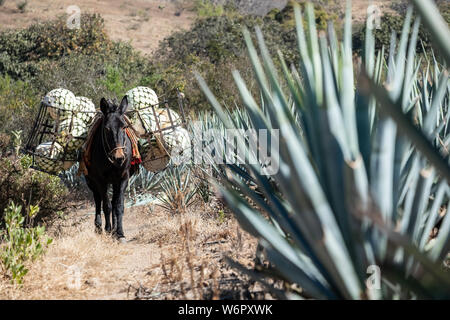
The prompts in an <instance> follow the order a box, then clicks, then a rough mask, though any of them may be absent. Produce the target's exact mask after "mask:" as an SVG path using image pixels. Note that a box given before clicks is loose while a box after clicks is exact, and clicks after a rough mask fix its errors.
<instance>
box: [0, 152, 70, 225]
mask: <svg viewBox="0 0 450 320" xmlns="http://www.w3.org/2000/svg"><path fill="white" fill-rule="evenodd" d="M30 165H31V158H30V157H29V156H22V157H14V156H10V157H4V158H0V212H1V213H3V211H4V210H5V208H6V207H7V206H8V204H9V203H10V202H11V201H13V202H14V203H17V204H21V207H22V208H23V210H22V211H23V212H22V214H23V216H24V217H25V223H26V226H32V225H35V224H36V223H37V222H41V221H45V222H50V221H51V220H52V219H53V218H54V217H55V215H56V213H57V212H58V211H62V210H64V209H65V206H66V203H65V202H66V199H67V197H68V191H67V188H66V187H65V186H64V184H63V183H62V182H61V180H60V179H59V178H58V177H56V176H51V175H48V174H46V173H43V172H40V171H36V170H34V169H30ZM30 205H34V206H39V208H40V210H39V213H38V214H37V215H36V216H33V217H30V216H29V214H28V212H27V208H29V207H30ZM1 218H2V217H1V216H0V221H2V219H1Z"/></svg>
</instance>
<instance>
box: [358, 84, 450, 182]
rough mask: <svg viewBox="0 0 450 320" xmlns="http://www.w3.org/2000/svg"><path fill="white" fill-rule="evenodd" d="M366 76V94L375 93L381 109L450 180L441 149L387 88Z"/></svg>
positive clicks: (448, 168)
mask: <svg viewBox="0 0 450 320" xmlns="http://www.w3.org/2000/svg"><path fill="white" fill-rule="evenodd" d="M363 78H364V76H363ZM363 78H362V79H363ZM365 78H366V79H367V83H366V86H365V89H364V90H365V92H366V94H367V95H370V94H373V95H374V96H375V97H376V98H377V99H378V101H379V102H380V103H379V106H380V111H382V112H383V113H385V114H387V115H389V116H390V117H391V118H392V119H393V120H394V121H395V122H396V123H397V126H398V129H399V130H400V132H402V133H403V134H405V135H406V136H407V137H408V138H409V139H411V140H412V141H414V144H415V147H416V148H417V149H418V150H419V151H420V152H422V154H423V155H424V156H425V157H426V158H427V160H428V161H430V163H431V164H432V165H434V166H435V167H436V169H437V170H438V171H439V173H440V174H441V175H442V176H443V177H444V178H445V179H447V181H448V182H450V167H449V166H448V161H447V160H446V159H444V158H443V157H442V155H441V154H440V153H439V150H437V149H436V148H435V147H434V146H433V145H432V144H431V143H430V141H429V140H428V139H427V138H426V137H425V136H424V134H423V133H422V132H420V131H419V130H418V129H417V128H416V127H415V126H414V125H413V124H412V123H411V120H409V119H408V118H407V117H406V116H405V115H404V114H403V112H402V111H401V110H402V108H401V105H400V104H399V103H395V102H393V101H392V100H391V99H390V98H389V94H388V92H387V91H386V89H384V88H382V87H380V86H378V85H376V84H375V83H374V82H373V81H372V80H371V79H369V78H367V76H365Z"/></svg>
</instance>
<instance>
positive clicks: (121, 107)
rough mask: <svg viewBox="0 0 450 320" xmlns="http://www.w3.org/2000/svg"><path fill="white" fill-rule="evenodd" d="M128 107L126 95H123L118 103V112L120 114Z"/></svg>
mask: <svg viewBox="0 0 450 320" xmlns="http://www.w3.org/2000/svg"><path fill="white" fill-rule="evenodd" d="M127 109H128V97H127V96H125V97H123V99H122V102H121V103H120V107H119V112H120V114H124V113H125V112H127Z"/></svg>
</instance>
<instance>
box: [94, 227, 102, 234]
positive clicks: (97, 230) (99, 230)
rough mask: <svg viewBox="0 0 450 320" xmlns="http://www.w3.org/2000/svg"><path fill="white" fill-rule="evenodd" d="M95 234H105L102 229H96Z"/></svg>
mask: <svg viewBox="0 0 450 320" xmlns="http://www.w3.org/2000/svg"><path fill="white" fill-rule="evenodd" d="M95 233H96V234H102V233H103V230H102V227H95Z"/></svg>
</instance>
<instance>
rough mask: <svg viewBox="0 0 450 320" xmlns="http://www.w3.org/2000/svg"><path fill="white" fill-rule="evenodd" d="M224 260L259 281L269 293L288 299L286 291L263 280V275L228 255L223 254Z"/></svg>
mask: <svg viewBox="0 0 450 320" xmlns="http://www.w3.org/2000/svg"><path fill="white" fill-rule="evenodd" d="M225 262H226V263H227V264H229V265H230V266H231V267H232V268H234V269H237V270H239V271H240V272H242V273H243V274H245V275H247V276H249V277H250V278H252V279H254V280H255V281H258V282H259V283H261V284H262V285H263V286H264V287H265V288H267V289H268V290H269V291H270V292H271V293H273V294H274V295H275V297H277V298H278V299H281V300H286V299H289V298H290V296H288V295H286V293H285V292H284V291H283V290H280V289H277V288H275V287H274V286H272V285H270V284H269V283H267V281H266V280H264V277H262V276H260V275H258V274H257V273H256V272H254V271H252V270H249V269H247V268H246V267H244V266H243V265H241V264H240V263H238V262H236V261H234V260H233V259H231V258H230V257H227V256H225Z"/></svg>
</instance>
